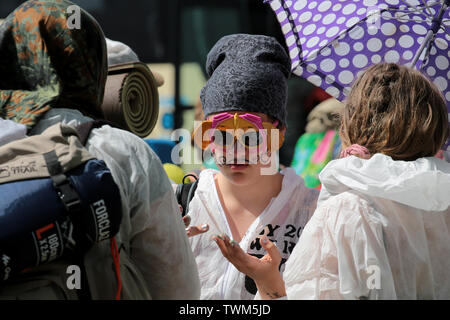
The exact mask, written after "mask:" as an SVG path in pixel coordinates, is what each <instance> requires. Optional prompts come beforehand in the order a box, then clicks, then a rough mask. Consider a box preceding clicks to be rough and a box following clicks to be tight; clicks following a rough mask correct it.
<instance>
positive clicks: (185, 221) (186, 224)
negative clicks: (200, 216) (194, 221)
mask: <svg viewBox="0 0 450 320" xmlns="http://www.w3.org/2000/svg"><path fill="white" fill-rule="evenodd" d="M180 207H181V206H180ZM181 210H182V211H183V208H181ZM182 219H183V222H184V226H185V227H189V225H190V224H191V217H190V216H184V217H183V218H182Z"/></svg>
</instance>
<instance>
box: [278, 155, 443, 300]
mask: <svg viewBox="0 0 450 320" xmlns="http://www.w3.org/2000/svg"><path fill="white" fill-rule="evenodd" d="M320 180H321V182H322V191H321V194H320V197H319V201H318V205H317V210H316V211H315V213H314V215H313V217H312V218H311V220H310V221H309V223H308V224H307V226H306V227H305V230H304V231H303V234H302V237H301V238H300V241H299V242H298V244H297V246H296V247H295V249H294V251H293V253H292V254H291V257H290V259H289V261H288V262H287V265H286V270H285V272H284V280H285V284H286V292H287V296H288V299H359V298H362V299H364V298H369V299H450V207H449V206H450V164H449V163H446V162H445V161H442V160H440V159H437V158H421V159H418V160H416V161H393V160H392V159H391V158H390V157H388V156H385V155H382V154H375V155H374V156H372V157H371V158H370V159H369V160H364V159H360V158H357V157H355V156H350V157H347V158H344V159H339V160H334V161H331V162H330V163H329V164H328V165H327V166H326V167H325V168H324V169H323V171H322V172H321V174H320Z"/></svg>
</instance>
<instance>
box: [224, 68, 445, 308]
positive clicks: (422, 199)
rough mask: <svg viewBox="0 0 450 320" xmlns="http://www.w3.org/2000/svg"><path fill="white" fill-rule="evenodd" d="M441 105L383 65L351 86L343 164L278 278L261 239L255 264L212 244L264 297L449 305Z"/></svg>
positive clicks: (427, 89)
mask: <svg viewBox="0 0 450 320" xmlns="http://www.w3.org/2000/svg"><path fill="white" fill-rule="evenodd" d="M448 130H449V129H448V119H447V110H446V105H445V102H444V99H443V97H442V95H441V93H440V92H439V90H438V89H437V88H436V86H435V85H434V84H433V83H431V82H430V81H429V80H428V79H427V78H425V77H424V76H423V75H422V74H420V73H419V72H418V71H416V70H412V69H409V68H407V67H404V66H398V65H396V64H379V65H374V66H371V67H370V68H368V70H367V71H366V72H365V73H364V74H363V75H362V76H361V77H360V78H359V79H358V80H357V81H356V83H355V84H354V86H353V88H352V90H351V92H350V94H349V96H348V98H347V101H346V105H345V108H344V111H343V114H342V125H341V130H340V136H341V139H342V143H343V148H344V150H343V152H342V154H341V156H342V159H338V160H334V161H331V162H330V163H329V164H328V165H327V166H326V167H325V168H324V170H323V171H322V173H321V174H320V179H321V181H322V184H323V187H322V190H321V194H320V196H319V200H318V206H317V209H316V211H315V212H314V215H313V217H312V218H311V220H310V221H309V222H308V224H307V226H306V227H305V229H304V231H303V234H302V236H301V238H300V240H299V242H298V243H297V245H296V247H295V249H294V251H293V252H292V254H291V257H290V258H289V260H288V262H287V264H286V270H285V272H284V274H283V278H282V276H281V275H280V273H279V272H278V270H277V268H276V266H277V263H278V261H279V259H280V255H279V252H278V250H277V249H276V247H275V246H274V245H273V243H271V242H270V241H268V239H267V238H266V237H263V239H262V240H261V243H262V244H263V246H264V247H265V248H266V250H267V251H268V254H267V255H266V256H264V257H263V258H262V259H261V260H258V259H255V258H254V257H249V256H247V255H245V254H244V253H243V252H242V251H240V250H239V248H237V247H235V246H231V245H230V243H229V242H227V241H222V240H221V239H220V238H215V240H216V241H217V243H218V245H219V247H220V248H221V250H222V253H223V254H224V255H225V256H226V257H227V258H228V259H229V260H230V261H231V262H233V263H234V265H235V266H236V267H237V268H238V269H239V270H240V271H241V272H244V273H247V274H248V275H250V276H251V277H252V278H253V279H254V280H255V281H256V284H257V286H258V289H259V293H260V295H261V297H262V298H278V297H283V296H285V295H287V297H288V298H289V299H449V298H450V277H449V270H450V196H449V194H450V193H449V190H450V164H449V163H447V162H445V161H443V160H441V159H437V158H435V157H433V156H434V155H435V154H436V153H437V151H438V150H439V149H440V148H441V147H442V145H443V144H444V142H445V141H446V139H447V136H448Z"/></svg>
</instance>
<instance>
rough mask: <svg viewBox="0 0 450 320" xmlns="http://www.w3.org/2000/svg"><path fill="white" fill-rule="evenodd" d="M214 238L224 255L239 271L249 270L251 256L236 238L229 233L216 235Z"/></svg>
mask: <svg viewBox="0 0 450 320" xmlns="http://www.w3.org/2000/svg"><path fill="white" fill-rule="evenodd" d="M213 240H214V241H215V242H216V243H217V245H218V247H219V249H220V251H221V252H222V255H223V256H224V257H225V258H226V259H227V260H228V261H230V262H231V263H232V264H233V265H234V266H235V267H236V268H237V269H238V270H239V271H241V272H244V273H246V272H248V270H247V265H248V263H249V260H250V259H251V256H249V255H248V254H247V253H245V252H244V250H242V249H241V247H240V246H239V243H238V242H237V241H235V240H231V239H230V238H229V237H228V236H227V235H215V236H214V237H213Z"/></svg>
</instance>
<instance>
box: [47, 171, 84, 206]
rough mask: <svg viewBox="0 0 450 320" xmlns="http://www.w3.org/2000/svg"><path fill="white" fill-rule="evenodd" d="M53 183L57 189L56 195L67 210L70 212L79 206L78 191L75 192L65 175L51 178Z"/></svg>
mask: <svg viewBox="0 0 450 320" xmlns="http://www.w3.org/2000/svg"><path fill="white" fill-rule="evenodd" d="M62 176H63V177H62ZM58 178H59V179H58ZM58 180H59V181H58ZM53 185H54V186H55V188H56V190H57V191H58V196H59V198H60V199H61V201H62V203H63V204H64V207H65V208H66V210H67V211H69V212H71V211H74V210H79V209H80V208H79V207H80V205H81V200H80V196H79V195H78V193H77V192H76V190H75V189H74V187H73V186H72V184H71V183H70V181H69V180H67V178H66V176H65V175H61V176H59V177H57V178H56V179H53Z"/></svg>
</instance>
